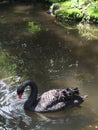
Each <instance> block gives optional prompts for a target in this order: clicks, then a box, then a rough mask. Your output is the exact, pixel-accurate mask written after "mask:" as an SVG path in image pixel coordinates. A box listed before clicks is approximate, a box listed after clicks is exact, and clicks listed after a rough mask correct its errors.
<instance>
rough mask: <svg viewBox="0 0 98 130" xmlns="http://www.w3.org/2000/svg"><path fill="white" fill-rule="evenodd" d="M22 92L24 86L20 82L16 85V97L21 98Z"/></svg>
mask: <svg viewBox="0 0 98 130" xmlns="http://www.w3.org/2000/svg"><path fill="white" fill-rule="evenodd" d="M23 92H24V88H23V87H22V84H21V85H20V86H18V88H17V95H18V98H19V99H21V98H22V95H23Z"/></svg>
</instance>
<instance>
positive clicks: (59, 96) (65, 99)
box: [35, 89, 83, 112]
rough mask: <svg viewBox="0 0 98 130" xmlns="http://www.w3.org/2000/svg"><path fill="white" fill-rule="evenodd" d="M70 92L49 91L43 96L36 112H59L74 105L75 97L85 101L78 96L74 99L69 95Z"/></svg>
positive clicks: (61, 90)
mask: <svg viewBox="0 0 98 130" xmlns="http://www.w3.org/2000/svg"><path fill="white" fill-rule="evenodd" d="M68 94H69V93H68V91H67V90H66V89H53V90H50V91H47V92H45V93H43V94H42V95H41V97H40V98H39V100H38V104H37V106H36V107H35V111H36V112H47V111H58V110H61V109H65V108H67V106H69V105H70V106H71V105H74V104H73V100H75V99H74V98H75V97H78V99H79V100H80V99H81V102H83V99H82V98H81V97H80V96H78V94H77V95H75V96H74V97H73V95H68Z"/></svg>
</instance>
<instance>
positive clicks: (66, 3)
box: [61, 1, 71, 7]
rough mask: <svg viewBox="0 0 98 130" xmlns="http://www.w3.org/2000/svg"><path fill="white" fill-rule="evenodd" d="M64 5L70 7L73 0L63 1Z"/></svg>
mask: <svg viewBox="0 0 98 130" xmlns="http://www.w3.org/2000/svg"><path fill="white" fill-rule="evenodd" d="M61 6H62V7H70V6H71V1H66V2H62V3H61Z"/></svg>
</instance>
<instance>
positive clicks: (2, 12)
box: [0, 4, 98, 130]
mask: <svg viewBox="0 0 98 130" xmlns="http://www.w3.org/2000/svg"><path fill="white" fill-rule="evenodd" d="M43 7H44V6H42V5H40V4H36V5H33V4H29V5H28V4H16V5H11V6H9V5H8V4H4V5H2V4H1V5H0V130H65V129H66V130H95V129H98V103H97V101H98V40H87V39H86V38H82V37H81V36H80V35H79V32H78V30H77V29H71V30H68V29H63V28H62V27H60V26H58V25H56V23H55V22H54V21H55V20H54V17H51V16H49V14H47V11H46V9H45V7H44V9H43ZM31 21H33V22H35V23H37V24H38V25H40V27H41V30H40V31H39V32H38V33H36V34H33V33H32V32H30V30H29V29H28V22H31ZM97 35H98V34H97ZM27 79H31V80H34V81H36V83H37V84H38V89H39V95H40V94H41V93H42V92H44V91H46V90H49V89H52V88H60V87H65V88H66V87H78V88H79V89H80V92H81V94H88V95H89V97H88V99H87V100H86V101H85V102H84V103H83V104H82V105H81V107H79V108H73V109H70V110H68V111H63V112H56V113H48V114H37V113H32V112H26V111H24V110H23V104H24V101H25V100H26V98H27V97H28V92H29V90H26V92H25V94H24V97H23V100H19V99H18V98H17V94H16V89H17V85H18V84H19V83H20V82H22V81H24V80H27Z"/></svg>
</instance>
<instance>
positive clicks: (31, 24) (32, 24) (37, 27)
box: [28, 22, 40, 33]
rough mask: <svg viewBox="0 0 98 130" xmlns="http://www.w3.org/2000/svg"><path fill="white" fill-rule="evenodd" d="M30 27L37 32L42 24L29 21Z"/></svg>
mask: <svg viewBox="0 0 98 130" xmlns="http://www.w3.org/2000/svg"><path fill="white" fill-rule="evenodd" d="M28 28H29V30H30V31H31V32H32V33H37V32H39V31H40V26H39V25H37V24H35V23H34V22H28Z"/></svg>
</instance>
